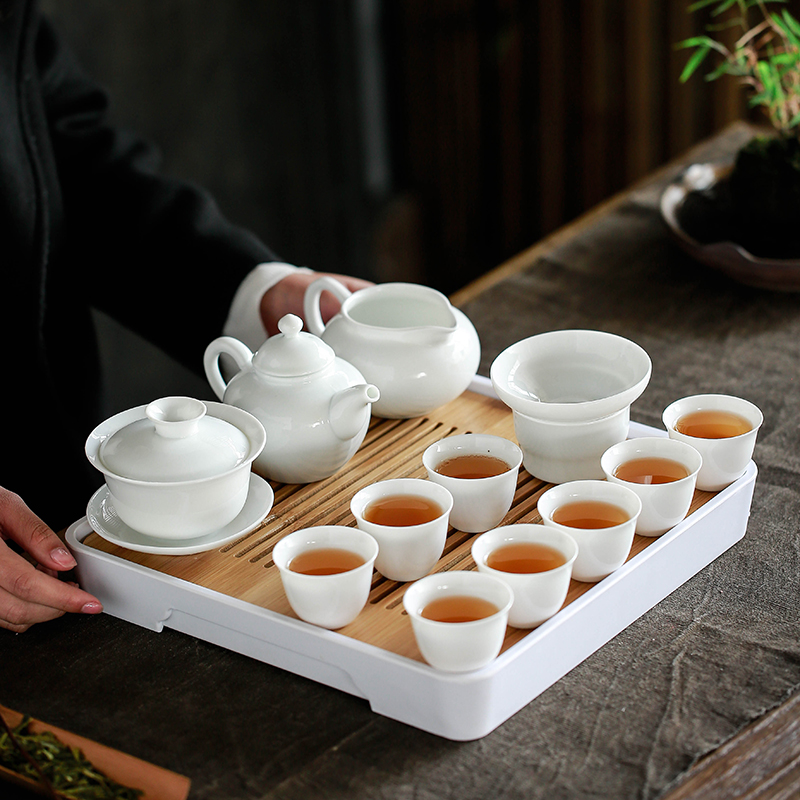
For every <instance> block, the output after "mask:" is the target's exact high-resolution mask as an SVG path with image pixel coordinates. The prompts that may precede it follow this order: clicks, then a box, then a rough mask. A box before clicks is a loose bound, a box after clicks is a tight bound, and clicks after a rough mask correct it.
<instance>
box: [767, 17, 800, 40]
mask: <svg viewBox="0 0 800 800" xmlns="http://www.w3.org/2000/svg"><path fill="white" fill-rule="evenodd" d="M770 18H771V19H772V22H773V24H774V25H775V27H776V28H778V29H779V30H780V31H781V33H783V35H784V36H785V37H786V38H787V39H788V40H789V41H790V42H791V43H792V44H793V45H794V46H795V47H797V46H798V45H800V39H798V37H797V35H796V34H795V32H794V31H793V30H792V29H791V28H790V27H789V26H788V25H787V24H786V22H785V21H784V20H782V19H781V18H780V17H779V16H778V15H777V14H772V15H771V16H770Z"/></svg>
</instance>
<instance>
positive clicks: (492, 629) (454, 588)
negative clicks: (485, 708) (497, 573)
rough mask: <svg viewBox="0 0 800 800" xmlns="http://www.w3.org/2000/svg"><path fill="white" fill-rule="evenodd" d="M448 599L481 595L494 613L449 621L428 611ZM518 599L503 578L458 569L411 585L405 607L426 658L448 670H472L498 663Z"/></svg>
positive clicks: (434, 664)
mask: <svg viewBox="0 0 800 800" xmlns="http://www.w3.org/2000/svg"><path fill="white" fill-rule="evenodd" d="M444 598H462V600H461V603H463V602H464V600H463V598H477V599H478V601H484V602H486V603H489V604H491V608H488V609H487V610H489V611H491V610H492V608H493V609H494V611H493V612H492V613H490V614H489V616H485V617H482V618H479V619H471V620H469V621H464V622H445V621H441V620H437V619H428V618H427V617H425V616H423V612H424V611H425V609H426V607H428V606H429V604H430V603H432V602H434V601H439V600H442V599H444ZM513 600H514V595H513V593H512V591H511V588H510V587H509V586H508V584H507V583H506V582H504V581H501V580H499V579H497V578H495V577H493V576H491V575H483V574H481V573H478V572H470V571H460V570H454V571H452V572H438V573H436V574H434V575H428V576H427V577H425V578H422V579H421V580H418V581H417V582H416V583H413V584H411V586H409V587H408V589H406V592H405V594H404V595H403V606H404V607H405V610H406V612H407V613H408V616H409V618H410V619H411V626H412V628H413V631H414V638H415V639H416V641H417V646H418V647H419V650H420V653H422V657H423V658H424V659H425V660H426V661H427V662H428V663H429V664H430V665H431V666H432V667H435V668H436V669H440V670H443V671H445V672H469V671H470V670H475V669H480V668H481V667H485V666H486V665H487V664H489V663H490V662H491V661H493V660H494V659H495V658H496V657H497V654H498V653H499V652H500V649H501V648H502V646H503V639H504V638H505V634H506V625H507V622H508V612H509V609H510V608H511V604H512V602H513Z"/></svg>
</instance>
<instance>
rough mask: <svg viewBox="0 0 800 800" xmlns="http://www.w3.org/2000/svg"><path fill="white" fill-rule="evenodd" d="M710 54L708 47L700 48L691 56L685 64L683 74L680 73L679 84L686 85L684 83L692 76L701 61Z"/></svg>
mask: <svg viewBox="0 0 800 800" xmlns="http://www.w3.org/2000/svg"><path fill="white" fill-rule="evenodd" d="M710 52H711V48H710V47H701V48H699V49H698V50H696V51H695V52H694V53H693V54H692V57H691V58H690V59H689V60H688V61H687V62H686V66H685V67H684V68H683V72H681V75H680V78H679V80H680V82H681V83H686V81H687V80H689V78H690V77H691V76H692V75H693V74H694V72H695V70H696V69H697V68H698V67H699V66H700V64H701V63H702V62H703V59H705V57H706V56H707V55H708V54H709V53H710Z"/></svg>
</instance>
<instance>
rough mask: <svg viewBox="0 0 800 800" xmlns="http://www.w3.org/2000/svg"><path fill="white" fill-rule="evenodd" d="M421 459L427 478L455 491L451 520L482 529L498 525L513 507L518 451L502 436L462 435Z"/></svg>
mask: <svg viewBox="0 0 800 800" xmlns="http://www.w3.org/2000/svg"><path fill="white" fill-rule="evenodd" d="M422 463H423V464H424V466H425V469H426V470H427V472H428V479H429V480H431V481H433V482H434V483H438V484H440V485H441V486H444V487H445V488H446V489H447V490H448V491H449V492H450V494H452V495H453V508H452V510H451V512H450V524H451V525H452V526H453V527H454V528H456V529H458V530H460V531H465V532H466V533H482V532H483V531H488V530H489V529H490V528H494V527H495V526H497V525H499V524H500V523H501V522H502V521H503V517H505V515H506V514H507V513H508V510H509V508H511V503H512V502H513V500H514V492H515V490H516V488H517V475H518V473H519V467H520V464H522V450H520V449H519V447H517V445H516V444H514V442H511V441H509V440H508V439H504V438H502V437H501V436H491V435H489V434H485V433H465V434H460V435H457V436H448V437H446V438H445V439H441V440H440V441H438V442H434V443H433V444H432V445H430V446H429V447H428V448H427V449H426V450H425V452H424V453H423V454H422Z"/></svg>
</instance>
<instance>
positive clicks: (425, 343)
mask: <svg viewBox="0 0 800 800" xmlns="http://www.w3.org/2000/svg"><path fill="white" fill-rule="evenodd" d="M326 290H327V291H329V292H331V293H332V294H334V295H335V296H336V297H337V298H338V299H339V300H340V301H341V303H342V307H341V310H340V311H339V313H338V314H336V316H334V317H333V319H331V320H330V321H329V322H328V324H327V325H325V324H324V323H323V321H322V315H321V313H320V296H321V295H322V292H324V291H326ZM304 312H305V317H306V324H307V325H308V329H309V330H310V331H311V332H312V333H315V334H316V335H317V336H319V337H321V338H322V340H323V341H324V342H327V343H328V344H329V345H330V346H331V347H332V348H333V349H334V351H335V352H336V355H338V356H340V357H341V358H344V359H346V360H347V361H349V362H350V363H351V364H353V365H354V366H355V367H356V368H357V369H358V370H359V371H360V372H361V373H362V374H363V375H364V378H365V380H367V381H368V382H370V383H372V384H375V385H376V386H377V387H378V389H379V390H380V394H381V397H380V400H379V401H378V402H377V403H375V404H374V406H373V408H372V413H373V414H375V416H378V417H388V418H408V417H418V416H421V415H423V414H427V413H429V412H430V411H433V410H434V409H435V408H439V407H440V406H443V405H444V404H445V403H448V402H449V401H450V400H453V399H455V398H456V397H458V395H460V394H461V393H462V392H463V391H464V390H465V389H466V388H467V387H468V386H469V384H470V381H472V379H473V378H474V377H475V373H476V372H477V370H478V363H479V361H480V355H481V347H480V340H479V339H478V334H477V332H476V330H475V328H474V326H473V325H472V323H471V322H470V321H469V319H467V317H466V316H465V315H464V314H463V313H462V312H461V311H459V310H458V309H457V308H455V307H453V306H452V305H451V304H450V301H449V300H448V299H447V298H446V297H445V296H444V295H443V294H442V293H441V292H437V291H436V290H435V289H431V288H430V287H428V286H421V285H419V284H414V283H383V284H378V285H376V286H370V287H368V288H366V289H359V290H358V291H357V292H353V293H351V292H350V291H349V290H348V289H347V288H346V287H345V286H343V285H342V284H341V283H340V282H339V281H337V280H336V279H335V278H330V277H323V278H319V279H318V280H316V281H314V283H312V284H311V285H310V286H309V287H308V289H307V290H306V294H305V298H304Z"/></svg>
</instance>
